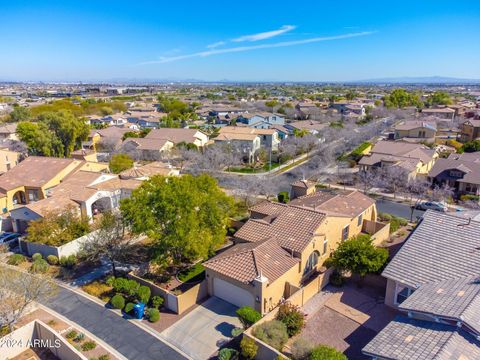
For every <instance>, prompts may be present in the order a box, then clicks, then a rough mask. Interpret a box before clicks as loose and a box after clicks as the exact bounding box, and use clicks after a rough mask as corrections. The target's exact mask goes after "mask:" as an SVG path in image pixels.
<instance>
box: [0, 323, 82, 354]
mask: <svg viewBox="0 0 480 360" xmlns="http://www.w3.org/2000/svg"><path fill="white" fill-rule="evenodd" d="M7 339H12V340H14V341H15V343H14V344H15V345H16V346H2V349H1V350H2V352H1V355H0V358H1V359H11V358H13V357H15V356H17V355H19V354H21V353H22V352H24V351H25V350H27V349H28V348H30V345H31V341H34V340H42V341H43V342H44V343H43V344H45V343H46V342H48V348H49V350H50V351H51V352H52V353H53V354H54V355H55V356H56V357H57V358H58V359H60V360H88V359H87V357H85V356H83V355H82V354H81V353H80V352H79V351H78V350H76V349H75V348H74V347H73V345H71V344H70V343H68V341H67V340H65V339H64V338H63V337H61V336H60V334H58V333H57V332H56V331H55V330H53V329H52V328H51V327H50V326H48V325H46V324H45V323H43V322H42V321H40V320H34V321H32V322H30V323H28V324H26V325H24V326H22V327H21V328H19V329H17V330H15V331H13V332H12V333H10V334H8V335H6V336H5V337H3V338H2V341H6V340H7Z"/></svg>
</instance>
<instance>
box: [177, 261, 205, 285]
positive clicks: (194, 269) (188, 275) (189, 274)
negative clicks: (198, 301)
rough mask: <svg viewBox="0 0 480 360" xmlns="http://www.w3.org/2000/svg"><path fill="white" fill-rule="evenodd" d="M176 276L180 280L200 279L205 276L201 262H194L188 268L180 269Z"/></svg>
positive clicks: (195, 280) (193, 280)
mask: <svg viewBox="0 0 480 360" xmlns="http://www.w3.org/2000/svg"><path fill="white" fill-rule="evenodd" d="M177 277H178V280H180V281H182V282H198V281H202V280H203V279H204V278H205V268H204V267H203V265H202V264H201V263H196V264H195V265H193V266H191V267H189V268H188V269H185V270H182V271H180V272H179V273H178V276H177Z"/></svg>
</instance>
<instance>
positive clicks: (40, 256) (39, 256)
mask: <svg viewBox="0 0 480 360" xmlns="http://www.w3.org/2000/svg"><path fill="white" fill-rule="evenodd" d="M42 259H43V256H42V254H40V253H35V254H33V255H32V260H33V261H36V260H42Z"/></svg>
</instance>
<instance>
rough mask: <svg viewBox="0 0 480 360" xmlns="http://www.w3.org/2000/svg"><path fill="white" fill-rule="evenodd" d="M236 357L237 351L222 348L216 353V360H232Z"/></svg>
mask: <svg viewBox="0 0 480 360" xmlns="http://www.w3.org/2000/svg"><path fill="white" fill-rule="evenodd" d="M237 357H238V351H237V350H235V349H230V348H223V349H221V350H220V351H219V352H218V360H233V359H236V358H237Z"/></svg>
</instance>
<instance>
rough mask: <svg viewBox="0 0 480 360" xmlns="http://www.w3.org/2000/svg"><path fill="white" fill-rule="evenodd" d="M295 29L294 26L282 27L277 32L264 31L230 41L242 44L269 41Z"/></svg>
mask: <svg viewBox="0 0 480 360" xmlns="http://www.w3.org/2000/svg"><path fill="white" fill-rule="evenodd" d="M295 28H296V26H293V25H283V26H282V27H281V28H280V29H278V30H272V31H266V32H261V33H257V34H251V35H244V36H240V37H238V38H236V39H232V41H233V42H244V41H259V40H266V39H271V38H273V37H275V36H279V35H282V34H285V33H286V32H289V31H292V30H293V29H295Z"/></svg>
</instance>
